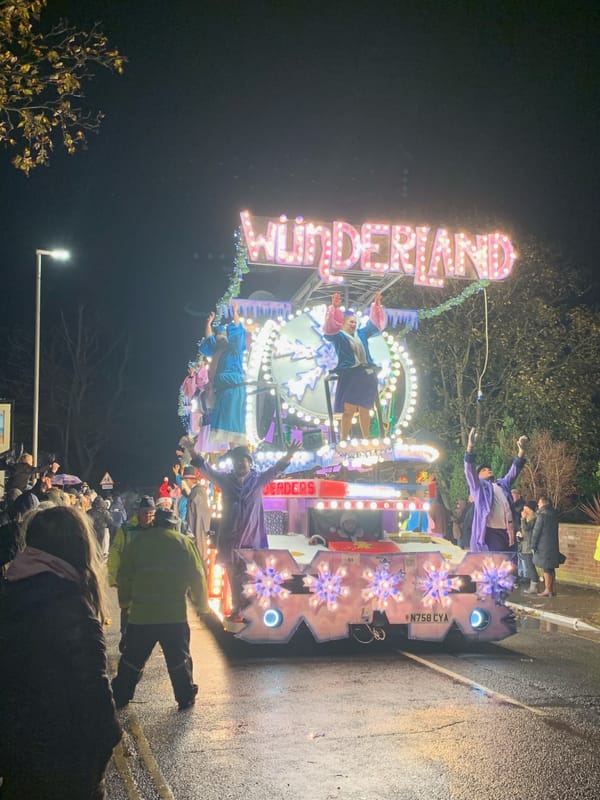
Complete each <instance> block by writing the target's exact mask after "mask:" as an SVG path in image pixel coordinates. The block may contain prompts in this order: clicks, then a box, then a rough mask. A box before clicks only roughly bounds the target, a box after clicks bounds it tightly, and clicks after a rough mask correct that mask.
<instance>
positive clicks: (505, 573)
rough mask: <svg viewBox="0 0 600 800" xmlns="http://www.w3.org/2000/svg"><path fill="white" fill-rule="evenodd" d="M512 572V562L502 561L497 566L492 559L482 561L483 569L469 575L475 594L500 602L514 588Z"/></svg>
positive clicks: (513, 568)
mask: <svg viewBox="0 0 600 800" xmlns="http://www.w3.org/2000/svg"><path fill="white" fill-rule="evenodd" d="M514 570H515V565H514V564H513V563H512V561H508V560H504V561H502V562H501V563H500V564H499V565H498V564H497V563H496V562H495V561H494V559H493V558H486V559H484V562H483V569H482V570H481V571H479V570H478V571H476V572H474V573H473V574H472V575H471V579H472V580H473V582H474V583H476V584H477V594H478V595H480V596H482V597H493V598H494V600H501V599H502V598H503V597H504V595H505V594H507V593H508V592H510V591H512V589H513V587H514V584H515V579H514V576H513V574H512V573H514Z"/></svg>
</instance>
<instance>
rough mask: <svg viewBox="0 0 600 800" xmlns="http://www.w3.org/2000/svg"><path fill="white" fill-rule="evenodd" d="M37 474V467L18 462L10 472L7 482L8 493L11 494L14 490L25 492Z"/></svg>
mask: <svg viewBox="0 0 600 800" xmlns="http://www.w3.org/2000/svg"><path fill="white" fill-rule="evenodd" d="M34 472H35V467H32V466H31V464H27V463H26V462H24V461H18V462H17V463H16V464H15V465H14V467H12V469H11V470H10V474H9V476H8V480H7V482H6V493H7V494H10V492H11V491H12V490H13V489H19V490H20V491H21V492H24V491H25V490H26V489H27V487H28V486H29V482H30V481H31V478H32V476H33V473H34Z"/></svg>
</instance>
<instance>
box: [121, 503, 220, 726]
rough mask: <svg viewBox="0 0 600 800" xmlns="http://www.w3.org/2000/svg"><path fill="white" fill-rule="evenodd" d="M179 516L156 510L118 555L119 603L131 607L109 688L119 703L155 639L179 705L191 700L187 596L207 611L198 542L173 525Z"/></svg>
mask: <svg viewBox="0 0 600 800" xmlns="http://www.w3.org/2000/svg"><path fill="white" fill-rule="evenodd" d="M176 524H177V519H176V518H174V517H171V515H170V512H168V511H160V510H159V511H157V512H156V516H155V519H154V525H152V526H151V527H149V528H147V529H146V530H144V531H140V532H139V533H138V534H137V535H136V536H135V538H133V539H131V541H130V542H128V544H127V546H126V547H125V549H124V550H123V553H122V555H121V566H120V569H119V572H118V575H117V586H118V590H119V604H120V606H121V608H127V609H128V610H129V619H128V622H127V633H126V635H125V648H124V650H123V655H122V656H121V660H120V661H119V667H118V671H117V676H116V678H115V679H114V680H113V683H112V688H113V694H114V698H115V703H116V706H117V708H123V707H124V706H126V705H127V704H128V703H129V701H130V700H131V699H132V697H133V695H134V693H135V687H136V686H137V683H138V681H139V680H140V678H141V676H142V672H143V669H144V666H145V664H146V661H147V660H148V658H149V657H150V654H151V653H152V650H153V649H154V646H155V645H156V643H157V642H158V643H159V644H160V646H161V648H162V651H163V654H164V657H165V661H166V663H167V669H168V671H169V677H170V679H171V685H172V686H173V692H174V694H175V700H176V701H177V703H178V705H179V709H180V710H183V709H185V708H189V707H190V706H191V705H193V704H194V702H195V699H196V694H197V693H198V686H197V685H196V684H195V683H194V681H193V673H192V658H191V656H190V628H189V625H188V623H187V610H186V596H187V592H188V589H189V590H190V594H191V600H192V602H193V603H194V605H195V606H196V607H197V609H198V611H199V612H200V613H205V612H206V611H207V594H206V582H205V579H204V569H203V566H202V561H201V559H200V556H199V555H198V551H197V549H196V545H195V544H194V542H193V541H192V540H191V539H190V538H189V537H188V536H184V535H183V534H181V533H178V532H177V531H175V530H173V525H176Z"/></svg>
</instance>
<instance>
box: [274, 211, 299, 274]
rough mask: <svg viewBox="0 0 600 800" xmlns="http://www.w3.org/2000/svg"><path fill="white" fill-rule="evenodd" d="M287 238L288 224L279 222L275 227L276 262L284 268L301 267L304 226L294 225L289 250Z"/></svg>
mask: <svg viewBox="0 0 600 800" xmlns="http://www.w3.org/2000/svg"><path fill="white" fill-rule="evenodd" d="M288 236H289V232H288V223H287V221H285V222H281V223H280V224H279V225H278V226H277V258H276V261H277V263H278V264H282V265H284V266H286V267H301V266H302V265H303V264H304V225H302V224H301V223H296V224H295V225H294V227H293V230H292V247H291V249H288Z"/></svg>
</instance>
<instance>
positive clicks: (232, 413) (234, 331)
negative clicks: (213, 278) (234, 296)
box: [198, 303, 246, 451]
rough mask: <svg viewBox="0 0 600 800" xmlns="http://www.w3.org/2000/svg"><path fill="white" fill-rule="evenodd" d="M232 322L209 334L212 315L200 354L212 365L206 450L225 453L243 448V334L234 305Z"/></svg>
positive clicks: (234, 305) (244, 432)
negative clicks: (231, 449) (209, 422)
mask: <svg viewBox="0 0 600 800" xmlns="http://www.w3.org/2000/svg"><path fill="white" fill-rule="evenodd" d="M232 309H233V321H232V322H230V323H228V324H227V325H219V326H217V327H216V328H215V330H214V333H213V332H212V331H213V329H212V323H213V320H214V319H215V314H214V312H211V313H210V314H209V316H208V320H207V322H206V335H205V337H204V339H202V341H201V342H200V344H199V347H198V349H199V351H200V352H201V353H202V354H203V355H205V356H209V357H210V358H211V359H212V361H211V364H210V368H209V379H210V384H209V397H210V398H211V399H209V401H208V405H209V406H210V405H211V402H212V411H211V417H210V419H211V429H210V435H209V437H208V444H207V448H206V449H207V450H209V451H215V450H227V449H228V448H229V447H235V446H237V445H245V444H246V430H245V429H246V384H245V376H244V351H245V349H246V331H245V329H244V326H243V324H242V322H241V320H240V317H239V314H238V310H237V305H236V304H235V303H234V304H233V305H232Z"/></svg>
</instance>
